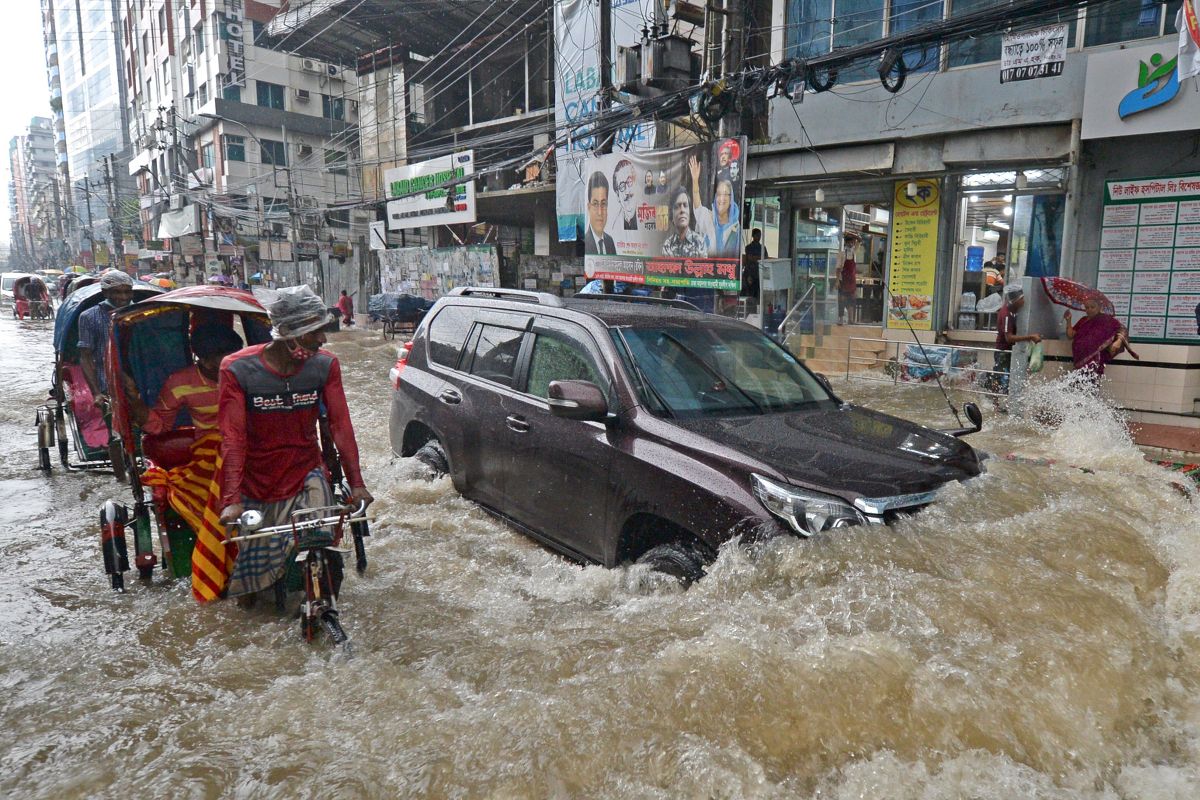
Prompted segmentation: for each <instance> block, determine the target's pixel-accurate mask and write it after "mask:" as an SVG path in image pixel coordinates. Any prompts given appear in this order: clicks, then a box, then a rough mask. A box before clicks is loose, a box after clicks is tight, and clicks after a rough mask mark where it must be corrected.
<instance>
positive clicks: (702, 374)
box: [613, 327, 830, 416]
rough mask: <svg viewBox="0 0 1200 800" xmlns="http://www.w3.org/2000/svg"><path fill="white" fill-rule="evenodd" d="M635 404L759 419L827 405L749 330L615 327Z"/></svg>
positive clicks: (799, 372)
mask: <svg viewBox="0 0 1200 800" xmlns="http://www.w3.org/2000/svg"><path fill="white" fill-rule="evenodd" d="M613 336H614V338H615V339H617V340H618V342H617V343H618V349H620V350H624V349H625V348H622V347H620V344H621V342H622V341H623V342H624V343H625V345H626V347H627V348H628V352H629V355H630V356H631V357H632V359H633V362H634V363H633V365H632V366H633V367H634V369H633V372H634V373H635V376H636V378H637V379H638V383H639V384H640V385H639V392H640V393H641V395H642V401H643V402H644V403H646V405H648V406H649V407H650V408H652V409H655V410H658V411H663V412H666V413H669V414H671V415H672V416H708V415H721V414H765V413H769V412H776V411H790V410H793V409H797V408H801V407H803V406H807V405H810V404H812V403H817V402H820V401H822V400H829V399H830V397H829V393H828V392H826V391H825V389H824V388H823V387H822V386H821V384H820V383H818V382H817V380H816V378H814V377H813V376H812V375H811V374H810V373H809V372H808V371H807V370H805V369H804V368H803V367H802V366H800V363H799V362H798V361H796V359H795V358H794V357H792V355H791V354H790V353H788V352H787V351H786V350H784V349H783V348H782V347H780V346H779V345H777V344H775V342H773V341H771V340H770V339H768V338H767V337H766V336H764V335H762V334H760V333H758V332H756V331H752V330H738V329H733V328H676V327H662V328H619V329H616V330H614V331H613Z"/></svg>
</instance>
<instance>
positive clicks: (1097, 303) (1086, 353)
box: [1063, 292, 1138, 380]
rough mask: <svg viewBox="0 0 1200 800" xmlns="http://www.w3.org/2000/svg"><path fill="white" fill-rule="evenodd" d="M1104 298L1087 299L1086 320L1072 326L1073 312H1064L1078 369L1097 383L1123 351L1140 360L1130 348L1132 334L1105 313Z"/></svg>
mask: <svg viewBox="0 0 1200 800" xmlns="http://www.w3.org/2000/svg"><path fill="white" fill-rule="evenodd" d="M1101 298H1102V295H1100V294H1099V292H1096V293H1093V294H1091V295H1089V296H1088V297H1086V298H1084V301H1083V313H1084V317H1083V319H1081V320H1079V322H1076V323H1072V322H1071V312H1070V311H1065V312H1063V319H1065V320H1066V321H1067V337H1068V338H1069V339H1070V340H1071V355H1072V357H1073V359H1074V361H1075V369H1076V370H1079V371H1084V372H1087V373H1088V374H1089V375H1090V377H1092V378H1093V379H1095V380H1099V378H1100V377H1101V376H1103V375H1104V366H1105V365H1106V364H1107V363H1108V362H1110V361H1112V360H1113V359H1114V358H1116V357H1117V356H1118V355H1119V354H1120V353H1121V351H1122V350H1129V355H1131V356H1133V357H1134V358H1137V357H1138V355H1137V353H1135V352H1133V350H1131V349H1130V348H1129V333H1128V332H1127V331H1126V330H1125V326H1124V325H1122V324H1121V321H1120V320H1118V319H1117V318H1116V317H1114V316H1113V315H1112V314H1106V313H1104V312H1103V311H1102V310H1101V304H1102V299H1101Z"/></svg>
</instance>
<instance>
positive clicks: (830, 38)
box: [747, 0, 1200, 424]
mask: <svg viewBox="0 0 1200 800" xmlns="http://www.w3.org/2000/svg"><path fill="white" fill-rule="evenodd" d="M980 7H981V4H979V3H974V2H971V3H956V2H953V0H945V2H937V3H927V2H924V3H920V4H916V5H913V4H896V3H884V2H883V0H877V1H876V2H870V3H867V4H865V5H864V4H863V3H855V4H854V6H853V8H848V9H846V10H845V11H843V10H842V9H840V8H839V7H838V6H837V0H775V2H774V3H773V6H772V16H771V19H770V27H771V30H772V37H773V38H772V43H771V52H772V62H773V63H779V62H780V61H781V60H782V59H784V58H805V57H812V56H815V55H819V54H823V53H826V52H829V51H830V50H831V48H836V47H840V46H843V45H851V44H855V43H858V42H862V41H870V40H873V39H877V38H880V37H882V36H885V35H888V34H890V33H896V32H900V31H904V30H908V29H911V28H912V27H915V26H917V25H921V24H926V23H928V22H930V21H933V20H940V19H942V18H944V17H953V16H954V15H955V14H957V13H967V12H970V11H975V10H978V9H979V8H980ZM1177 7H1178V4H1170V3H1151V4H1146V3H1141V2H1136V1H1135V0H1129V1H1128V2H1121V3H1117V4H1116V5H1106V6H1104V7H1103V8H1101V9H1099V10H1098V11H1096V12H1095V13H1091V12H1086V13H1085V12H1080V13H1079V14H1078V16H1077V15H1076V14H1075V13H1074V12H1072V13H1071V14H1070V15H1069V17H1067V18H1064V20H1063V21H1062V24H1063V25H1065V32H1066V35H1067V42H1066V53H1065V63H1063V65H1062V69H1061V74H1057V75H1052V76H1048V77H1043V78H1037V79H1032V80H1017V81H1006V82H1001V64H1000V55H1001V38H1002V37H1001V34H999V33H997V34H994V35H990V36H984V37H979V38H975V39H971V40H968V41H965V42H961V43H958V44H951V45H949V46H941V47H930V48H928V49H926V50H924V51H916V52H909V53H906V54H905V55H904V59H905V61H906V64H907V65H908V75H907V81H906V84H905V86H904V87H903V88H902V89H901V90H900V91H899V92H898V93H895V94H893V93H890V92H888V91H887V90H885V89H884V88H883V86H882V85H881V83H880V79H879V77H878V75H876V74H875V73H874V70H873V69H864V70H858V71H855V72H851V73H849V74H843V75H839V76H837V78H836V82H835V84H834V85H833V87H832V88H831V89H830V90H828V91H822V92H816V93H814V92H812V91H809V92H807V93H804V94H803V95H796V96H795V98H794V100H789V99H788V98H786V97H779V98H776V99H774V100H773V101H771V106H770V120H769V142H763V143H759V144H757V145H756V146H755V147H753V148H752V160H751V162H750V164H749V166H748V176H747V178H748V180H747V194H748V195H751V196H761V197H767V198H773V199H777V200H778V202H779V205H780V209H781V216H780V226H781V227H780V231H781V233H780V248H779V250H780V252H779V253H778V255H781V256H783V257H785V258H787V259H789V260H790V264H791V268H792V269H791V274H792V286H791V291H790V293H783V292H781V293H777V297H776V298H775V299H776V300H777V302H778V303H780V304H781V305H782V307H783V308H785V309H786V308H790V307H791V305H792V304H794V303H795V302H796V301H797V300H798V299H799V298H801V297H802V296H803V294H804V293H805V292H806V291H808V290H809V287H813V289H814V290H815V294H816V295H817V296H820V295H822V294H825V295H829V296H832V295H833V293H834V292H835V291H836V289H835V288H834V283H833V282H834V280H835V277H834V270H835V269H836V266H837V264H838V263H839V261H838V255H837V254H838V251H839V250H840V249H841V244H842V237H841V234H842V232H844V231H846V230H854V231H856V232H858V233H859V234H860V235H861V236H862V244H860V245H858V246H857V248H856V251H857V252H856V253H855V255H856V256H857V258H856V260H857V263H858V272H859V289H858V296H857V298H856V304H855V306H856V307H855V314H856V321H857V322H859V323H860V325H859V326H858V327H855V328H853V329H849V330H846V331H842V332H841V338H840V339H835V340H834V341H835V343H836V346H835V347H834V348H833V349H834V350H835V351H836V350H840V359H841V361H842V362H843V363H844V361H845V354H846V346H847V345H846V341H845V337H846V336H848V335H849V333H854V334H855V335H859V336H868V337H869V336H876V337H883V338H892V339H900V338H910V337H911V333H910V331H909V330H908V325H909V324H910V323H911V324H912V326H913V327H914V328H916V329H917V333H918V335H920V336H921V337H922V338H925V339H927V340H930V341H932V340H933V339H934V337H935V336H937V335H939V334H942V335H943V336H944V338H945V340H947V341H950V342H956V343H968V344H977V345H980V346H984V347H987V346H990V344H991V342H992V341H994V339H995V335H996V334H995V332H994V330H988V329H989V328H994V324H995V317H994V314H987V313H982V312H978V311H977V310H976V306H975V303H976V301H978V300H980V299H982V298H983V297H984V296H985V295H986V294H988V293H989V292H990V291H996V290H998V284H996V285H993V286H992V287H990V288H989V286H988V282H987V280H986V274H987V273H985V272H984V271H983V269H982V267H983V265H984V264H985V263H986V262H995V261H996V257H997V256H1001V257H1005V256H1006V257H1007V258H1006V261H1007V267H1008V275H1007V276H1006V277H1007V280H1009V281H1010V282H1011V281H1013V280H1018V279H1022V278H1028V277H1042V276H1064V277H1068V278H1073V279H1075V280H1078V281H1081V282H1083V283H1086V284H1088V285H1090V286H1099V288H1101V289H1102V290H1104V291H1106V292H1107V293H1108V294H1109V296H1110V297H1111V298H1112V299H1113V300H1114V303H1115V304H1116V306H1117V310H1118V315H1119V316H1121V317H1122V319H1124V320H1125V321H1126V323H1127V324H1128V326H1129V328H1130V331H1131V333H1132V335H1133V339H1134V347H1135V349H1137V350H1138V352H1139V353H1140V354H1141V356H1142V360H1141V361H1140V362H1137V361H1132V360H1129V359H1127V358H1125V359H1122V360H1121V361H1120V362H1119V364H1118V365H1117V366H1115V367H1113V368H1110V370H1109V375H1110V378H1111V381H1110V389H1111V391H1112V392H1113V395H1114V398H1115V399H1116V400H1117V401H1118V402H1119V403H1120V404H1121V405H1123V406H1125V407H1127V408H1129V409H1132V410H1134V411H1135V412H1138V416H1139V418H1141V419H1143V420H1146V421H1158V422H1162V421H1167V420H1180V419H1185V420H1190V422H1188V424H1192V423H1193V422H1194V423H1197V424H1200V418H1197V417H1196V415H1197V413H1198V412H1200V409H1198V408H1197V405H1196V401H1197V399H1198V398H1200V332H1198V331H1197V328H1196V322H1195V318H1194V316H1193V311H1192V308H1191V306H1194V305H1195V303H1196V302H1197V301H1200V249H1195V248H1198V247H1200V228H1193V227H1189V226H1191V225H1192V224H1193V223H1194V222H1195V220H1192V216H1194V215H1195V214H1200V210H1194V209H1200V178H1198V177H1197V176H1200V155H1198V149H1197V143H1198V141H1200V133H1198V128H1200V91H1197V89H1198V85H1197V82H1196V80H1195V79H1192V80H1191V81H1189V82H1188V83H1190V84H1191V85H1187V84H1185V85H1184V86H1182V87H1180V86H1179V85H1178V83H1177V82H1175V83H1172V81H1171V79H1170V75H1173V74H1174V69H1173V61H1172V59H1173V58H1174V56H1175V54H1176V48H1177V41H1178V39H1177V36H1176V34H1175V30H1174V22H1175V10H1176V9H1177ZM1168 63H1170V64H1171V67H1170V68H1169V69H1167V68H1165V65H1167V64H1168ZM1160 73H1161V74H1160ZM827 77H828V76H821V78H822V79H824V78H827ZM1148 87H1149V89H1150V90H1151V91H1149V93H1150V94H1153V90H1154V89H1156V88H1157V89H1160V90H1161V91H1162V93H1161V94H1160V95H1159V96H1158V97H1157V98H1156V99H1155V101H1154V102H1153V103H1149V102H1141V104H1140V106H1137V107H1134V106H1127V105H1126V99H1127V98H1133V97H1134V96H1135V95H1137V96H1139V97H1140V96H1141V95H1145V94H1147V93H1148V91H1147V90H1148ZM1139 102H1140V101H1139ZM1131 108H1132V110H1131ZM1157 178H1164V179H1167V180H1166V181H1164V182H1163V183H1164V187H1162V188H1161V191H1160V190H1159V188H1157V187H1155V186H1154V185H1150V186H1147V185H1145V184H1142V183H1137V182H1138V181H1142V180H1143V179H1157ZM1167 182H1170V183H1171V185H1172V186H1173V187H1175V188H1172V189H1167V188H1165V185H1166V183H1167ZM1152 183H1153V182H1152ZM1180 187H1183V188H1180ZM1187 187H1192V188H1187ZM914 188H915V189H917V190H919V201H918V202H915V203H914V202H913V201H914V200H918V192H914V191H913V189H914ZM1193 189H1196V191H1193ZM1134 191H1143V192H1148V194H1142V195H1138V196H1137V197H1144V198H1146V199H1147V200H1157V201H1158V202H1159V203H1161V209H1160V210H1159V213H1160V216H1161V217H1162V218H1161V219H1157V218H1154V219H1149V218H1147V217H1146V216H1144V215H1146V214H1149V215H1150V217H1153V215H1154V213H1155V208H1150V209H1149V210H1148V211H1147V210H1144V211H1142V212H1141V214H1143V217H1142V218H1141V219H1142V223H1141V224H1142V225H1150V224H1152V223H1162V227H1161V228H1160V229H1158V230H1155V231H1146V232H1143V231H1145V228H1137V225H1138V213H1139V212H1138V210H1137V209H1136V208H1133V207H1132V206H1129V207H1127V208H1125V209H1124V210H1123V211H1122V210H1115V211H1114V210H1113V209H1112V207H1113V206H1115V205H1120V204H1121V203H1122V202H1126V203H1128V202H1131V201H1132V199H1134V196H1133V195H1131V194H1126V195H1120V194H1119V193H1120V192H1134ZM1114 192H1116V193H1118V194H1116V195H1114ZM922 204H924V205H925V206H927V208H928V210H927V211H924V212H921V213H926V214H928V215H929V216H928V217H927V218H926V219H927V220H929V221H932V227H930V228H929V230H930V231H931V232H932V234H931V236H929V237H927V238H926V239H924V240H922V241H921V242H920V243H918V244H914V240H913V239H912V235H911V234H912V230H913V229H912V227H911V226H910V225H908V223H904V224H902V225H901V226H900V227H897V212H898V211H902V212H904V213H901V214H900V216H901V217H902V218H905V217H907V216H911V215H910V213H909V212H910V211H911V208H910V207H913V206H918V205H922ZM1168 212H1173V213H1175V214H1176V216H1175V217H1172V218H1171V219H1170V220H1167V219H1166V218H1167V217H1168V216H1170V213H1168ZM1130 215H1132V216H1130ZM1118 218H1120V219H1125V220H1129V219H1132V220H1133V222H1130V223H1128V224H1127V225H1125V226H1123V228H1122V230H1120V231H1115V232H1114V231H1107V229H1108V228H1110V227H1112V228H1115V227H1116V225H1115V220H1117V219H1118ZM1110 223H1113V224H1111V225H1110ZM1176 224H1177V226H1178V227H1177V228H1173V229H1172V230H1171V231H1168V230H1167V226H1168V225H1176ZM1160 234H1161V235H1160ZM1168 234H1169V235H1168ZM1176 234H1177V235H1178V237H1182V238H1179V240H1178V241H1176V239H1175V237H1176ZM922 236H924V234H922ZM1120 236H1125V239H1123V240H1120V241H1118V239H1119V238H1120ZM1139 236H1141V237H1142V239H1141V240H1140V241H1139V239H1138V237H1139ZM1167 238H1171V241H1170V242H1167V241H1166V239H1167ZM1151 245H1154V246H1151ZM914 248H915V249H914ZM772 255H776V254H775V253H772ZM889 288H890V293H889V291H888V289H889ZM889 294H890V299H889ZM1193 295H1194V296H1193ZM913 297H915V298H916V300H911V298H913ZM1189 297H1190V298H1191V299H1192V301H1191V304H1190V305H1189V304H1188V298H1189ZM785 298H786V300H785ZM1031 300H1032V301H1036V302H1031V306H1032V307H1031V309H1030V312H1029V313H1028V314H1024V315H1023V316H1025V317H1026V320H1025V321H1024V323H1023V324H1027V325H1028V324H1032V325H1033V326H1034V329H1035V330H1040V331H1041V332H1043V333H1044V334H1048V335H1051V336H1060V335H1062V334H1061V329H1060V328H1059V327H1058V326H1059V324H1060V322H1061V320H1060V319H1058V316H1059V315H1060V314H1061V311H1062V309H1061V308H1058V309H1057V313H1052V311H1051V309H1050V308H1049V306H1048V304H1045V305H1046V306H1047V307H1046V308H1045V309H1044V310H1039V308H1038V306H1039V305H1040V304H1041V301H1043V300H1044V296H1043V295H1042V294H1041V293H1040V291H1039V292H1038V293H1037V294H1035V295H1033V296H1032V297H1031ZM1185 306H1187V308H1185ZM1185 311H1186V312H1187V314H1186V317H1185V315H1184V312H1185ZM1031 318H1032V319H1031ZM828 344H829V342H828V340H826V342H825V345H826V347H828ZM1048 352H1049V353H1050V354H1051V355H1052V357H1057V358H1058V359H1060V361H1059V364H1060V365H1061V364H1062V363H1063V361H1064V360H1068V361H1069V358H1068V355H1069V352H1070V348H1069V344H1067V343H1066V341H1065V338H1063V339H1062V340H1059V341H1057V342H1055V343H1052V344H1051V345H1050V347H1049V350H1048ZM806 355H817V356H823V357H825V358H832V357H833V356H834V353H832V352H824V353H817V354H814V353H813V352H812V351H808V352H807V353H806Z"/></svg>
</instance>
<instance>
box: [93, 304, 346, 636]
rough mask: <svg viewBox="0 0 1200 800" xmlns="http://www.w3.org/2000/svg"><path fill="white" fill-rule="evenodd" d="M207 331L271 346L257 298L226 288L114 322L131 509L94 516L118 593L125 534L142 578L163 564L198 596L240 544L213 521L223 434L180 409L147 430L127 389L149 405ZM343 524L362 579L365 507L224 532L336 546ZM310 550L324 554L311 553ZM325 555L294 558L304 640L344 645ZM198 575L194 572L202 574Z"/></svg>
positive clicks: (115, 380) (118, 432)
mask: <svg viewBox="0 0 1200 800" xmlns="http://www.w3.org/2000/svg"><path fill="white" fill-rule="evenodd" d="M213 324H216V325H221V326H229V327H231V328H232V329H233V330H234V331H235V332H236V333H237V334H238V336H239V337H240V338H241V340H242V341H243V342H244V343H245V344H246V345H247V346H249V345H255V344H261V343H265V342H268V341H270V339H271V332H270V328H271V325H270V321H269V319H268V317H267V313H266V311H265V310H264V309H263V307H262V305H261V304H259V302H258V301H257V300H256V299H255V297H254V295H253V294H251V293H250V292H247V291H243V290H241V289H234V288H230V287H224V286H215V285H205V286H190V287H187V288H183V289H176V290H174V291H171V292H167V293H165V294H161V295H158V296H156V297H153V298H151V299H148V300H145V301H143V302H140V303H137V304H136V305H132V306H129V307H127V308H124V309H121V310H120V311H118V312H116V313H115V314H114V315H113V329H112V335H111V337H110V339H109V349H108V354H107V356H106V368H107V373H108V383H109V387H110V391H111V393H112V398H113V411H112V424H113V432H114V438H115V439H117V440H118V441H119V442H120V443H121V447H122V453H121V454H122V457H123V459H124V461H125V463H126V465H127V470H126V472H127V475H128V484H129V488H130V491H131V494H132V499H133V505H132V507H127V506H124V505H122V504H120V503H117V502H116V501H113V500H109V501H107V502H105V503H104V505H103V508H102V509H101V514H100V517H101V547H102V551H103V556H104V567H105V572H106V573H107V574H108V576H109V579H110V581H111V584H112V587H113V589H115V590H117V591H123V590H124V586H125V579H124V573H125V572H126V571H128V570H129V560H128V550H127V546H128V545H127V541H126V535H125V531H126V529H127V527H132V529H133V540H134V541H133V544H134V567H135V568H136V569H137V571H138V574H139V575H140V576H141V577H142V578H143V579H150V578H152V577H153V574H154V570H155V568H156V567H157V566H159V565H160V564H161V568H162V569H163V570H164V571H166V572H167V573H168V574H169V575H170V576H171V577H173V578H184V577H189V576H190V577H192V579H193V581H192V585H193V590H194V592H195V590H196V586H197V580H200V581H203V580H204V576H203V570H204V569H205V568H206V567H207V566H208V565H211V564H212V563H213V561H212V559H213V558H220V557H221V555H222V554H223V552H224V551H223V547H224V545H223V543H225V542H231V541H232V542H236V539H235V538H234V537H227V536H226V534H225V533H224V531H222V530H220V526H219V525H218V524H214V523H215V519H216V515H217V514H219V511H220V509H218V508H216V507H215V490H216V477H217V470H218V468H219V450H220V436H219V433H218V432H216V431H203V430H200V429H198V428H197V427H196V426H195V425H194V424H193V423H192V420H191V419H190V417H189V416H188V414H187V411H186V409H184V410H181V411H180V412H179V414H178V416H177V417H176V419H175V420H174V426H173V427H172V428H171V429H169V430H166V431H163V432H161V433H146V432H144V431H142V430H141V429H140V428H139V426H138V425H137V424H136V423H135V421H134V419H133V416H132V413H131V412H132V409H133V404H132V403H131V398H130V396H129V394H128V392H129V391H130V390H136V392H137V394H138V397H139V398H140V400H141V403H142V404H144V405H145V406H146V407H153V406H154V405H155V404H156V402H157V400H158V397H159V393H160V391H161V390H162V387H163V385H164V383H166V381H167V379H168V378H169V377H170V376H171V375H172V374H173V373H175V372H176V371H178V370H180V369H183V368H185V367H189V366H191V364H192V363H193V353H192V339H191V334H192V331H194V330H195V329H196V328H197V327H198V326H201V325H204V326H210V325H213ZM321 441H322V445H323V452H324V454H325V462H326V468H327V469H328V470H329V472H330V477H331V479H332V481H331V482H332V484H333V486H334V489H335V496H336V497H337V498H338V500H339V501H344V500H346V499H347V498H349V497H350V489H349V487H348V486H345V485H344V484H343V482H342V480H341V475H340V468H339V465H338V459H337V454H336V450H335V449H334V447H333V443H332V438H331V437H329V436H328V431H327V430H325V427H324V426H322V429H321ZM152 519H153V527H154V528H156V529H157V533H158V537H157V538H158V548H157V552H155V546H154V537H153V536H152V534H151V527H152V524H151V522H152ZM347 522H348V523H350V527H351V533H352V534H353V538H354V544H355V551H356V554H357V556H358V559H357V562H358V563H357V566H358V570H359V572H360V573H361V572H362V571H363V570H365V569H366V553H365V550H364V548H363V545H362V537H364V536H366V535H369V534H368V531H367V528H366V522H365V517H364V515H363V514H362V509H359V510H358V511H357V512H354V513H352V512H351V511H350V510H349V509H347V508H346V507H345V506H344V505H338V506H331V507H329V508H325V509H309V510H308V511H307V512H306V513H305V514H304V515H302V516H299V517H297V518H296V520H295V521H294V525H293V526H288V527H287V530H279V529H276V528H264V529H262V530H253V529H255V528H256V527H257V525H256V524H255V523H256V520H255V519H254V518H253V515H250V516H249V517H247V518H244V519H243V521H242V523H241V525H240V526H236V527H239V528H240V529H241V530H235V531H231V532H230V533H234V534H236V535H240V536H251V535H256V536H265V535H288V536H291V535H296V536H297V537H299V532H304V531H307V530H315V529H318V528H320V529H322V530H324V529H329V528H334V529H335V537H334V539H335V542H334V546H335V547H336V546H337V545H338V544H340V535H338V532H340V530H341V528H342V526H343V524H345V523H347ZM211 537H215V538H211ZM197 548H200V549H201V552H200V556H201V558H200V559H198V560H197V559H193V551H194V550H196V549H197ZM314 550H320V551H321V552H319V553H315V552H312V551H314ZM324 550H325V546H324V545H322V546H314V547H305V546H304V545H303V543H302V544H301V548H300V556H301V557H303V558H304V559H305V561H304V562H303V563H304V566H303V568H301V569H298V570H297V572H299V573H300V575H298V576H294V582H297V583H300V584H301V586H299V587H298V588H303V589H305V590H306V595H307V599H306V604H305V607H304V608H305V615H304V617H303V621H304V623H305V628H304V632H305V636H306V638H309V639H311V638H312V636H313V635H314V634H315V633H316V631H317V630H318V629H319V628H324V629H326V630H328V631H329V632H330V634H331V635H332V636H333V638H334V639H335V641H338V642H339V643H340V642H341V641H344V640H345V634H344V633H341V628H340V625H338V624H337V609H336V603H335V601H334V598H333V592H332V591H331V587H330V581H329V578H328V575H327V574H326V573H327V571H326V567H327V564H326V554H325V552H324ZM218 551H220V552H218ZM297 562H300V558H297ZM197 570H200V573H199V575H200V576H199V577H197V576H198V572H197ZM300 579H303V580H300ZM200 596H201V595H200V594H197V597H200ZM282 598H283V588H282V587H280V588H279V589H278V590H277V602H279V603H281V604H282ZM204 599H209V598H207V597H206V598H204ZM310 606H311V608H310ZM335 630H336V632H337V633H335V632H334V631H335ZM339 636H340V638H339Z"/></svg>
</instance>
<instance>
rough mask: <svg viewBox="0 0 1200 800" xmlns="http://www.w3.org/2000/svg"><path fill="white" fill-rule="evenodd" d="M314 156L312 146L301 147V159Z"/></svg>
mask: <svg viewBox="0 0 1200 800" xmlns="http://www.w3.org/2000/svg"><path fill="white" fill-rule="evenodd" d="M312 154H313V149H312V145H311V144H302V145H300V157H301V158H308V157H309V156H311V155H312Z"/></svg>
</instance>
